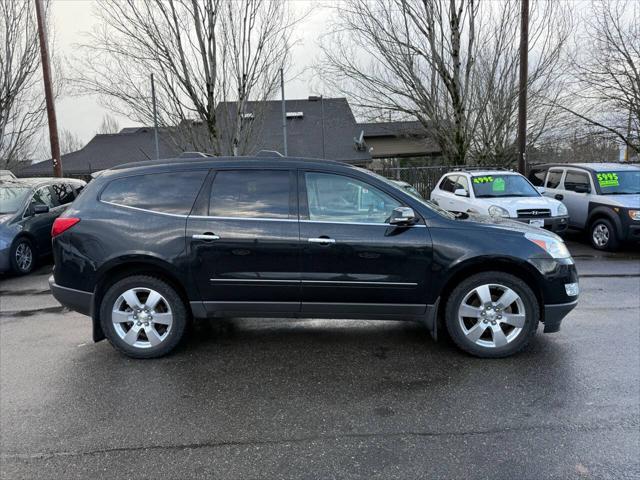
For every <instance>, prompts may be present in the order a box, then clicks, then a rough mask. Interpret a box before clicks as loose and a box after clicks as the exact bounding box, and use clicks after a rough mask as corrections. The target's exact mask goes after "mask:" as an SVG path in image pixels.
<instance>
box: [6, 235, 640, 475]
mask: <svg viewBox="0 0 640 480" xmlns="http://www.w3.org/2000/svg"><path fill="white" fill-rule="evenodd" d="M569 246H570V249H571V250H572V253H573V255H574V257H575V259H576V263H577V266H578V270H579V273H580V276H581V280H580V281H581V288H582V294H581V299H580V303H579V305H578V307H577V308H576V309H575V310H574V311H573V312H571V313H570V314H569V316H568V317H567V318H566V319H565V321H564V323H563V328H562V330H561V331H560V332H559V333H556V334H550V335H543V334H542V328H540V329H539V330H538V335H537V336H536V337H535V338H534V340H533V341H532V343H531V344H530V345H529V346H528V347H527V348H526V349H525V351H524V352H523V353H521V354H519V355H516V356H514V357H511V358H507V359H501V360H480V359H476V358H473V357H470V356H468V355H466V354H464V353H462V352H460V351H459V350H458V349H456V348H455V347H454V346H453V344H452V343H451V342H450V341H448V340H447V339H440V340H439V341H438V342H434V341H433V340H432V339H431V338H430V336H429V334H428V333H427V332H426V330H425V329H423V328H422V327H421V326H420V325H417V324H412V323H403V322H373V321H372V322H367V321H327V320H322V321H314V320H280V319H268V320H255V319H252V320H249V319H228V320H224V321H211V322H206V323H201V324H198V325H197V326H196V327H195V328H194V330H193V331H192V332H191V335H190V337H189V340H188V341H187V342H186V344H185V345H184V346H183V347H182V348H181V349H180V350H179V351H178V352H176V353H175V354H173V355H171V356H169V357H166V358H163V359H160V360H151V361H135V360H130V359H128V358H126V357H124V356H122V355H120V354H118V353H117V352H116V351H115V350H114V349H113V348H111V346H110V345H109V344H108V343H107V342H100V343H97V344H94V343H93V342H92V341H91V328H90V322H89V319H88V318H87V317H83V316H82V315H79V314H76V313H73V312H69V311H66V310H64V309H63V308H62V307H61V306H59V304H58V303H57V302H56V301H55V300H54V299H53V298H52V297H51V296H50V295H49V293H48V289H47V285H46V278H47V276H48V275H49V271H50V269H51V266H50V265H45V266H43V267H42V268H40V269H39V271H38V272H36V274H33V275H31V276H28V277H21V278H8V277H6V278H3V279H0V298H1V300H0V410H1V411H0V435H1V439H0V440H1V457H0V461H1V466H0V474H1V476H2V478H7V479H19V478H29V479H32V478H64V479H72V478H154V479H156V478H238V479H250V478H274V479H275V478H309V479H315V478H323V479H328V478H362V479H371V478H380V479H390V478H468V479H474V478H478V479H480V478H505V479H512V478H518V479H527V478H531V479H539V478H563V479H564V478H611V479H625V478H629V479H630V478H639V477H640V462H639V458H640V457H639V453H640V390H639V385H640V254H639V253H638V252H634V251H631V250H627V251H625V252H622V253H618V254H601V253H599V252H595V251H593V250H591V248H589V247H588V246H585V245H582V244H579V243H576V242H574V241H571V242H570V243H569Z"/></svg>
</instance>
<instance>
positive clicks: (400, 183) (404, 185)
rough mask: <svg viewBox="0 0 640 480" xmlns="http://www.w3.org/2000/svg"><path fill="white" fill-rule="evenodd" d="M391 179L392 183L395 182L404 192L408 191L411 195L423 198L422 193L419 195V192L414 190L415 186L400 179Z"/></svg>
mask: <svg viewBox="0 0 640 480" xmlns="http://www.w3.org/2000/svg"><path fill="white" fill-rule="evenodd" d="M391 181H392V182H393V183H395V184H396V185H397V186H398V187H400V188H401V189H403V190H405V191H406V192H408V193H410V194H411V195H413V196H414V197H418V198H423V197H422V195H420V192H419V191H418V190H416V187H414V186H413V185H411V184H410V183H408V182H405V181H402V180H391Z"/></svg>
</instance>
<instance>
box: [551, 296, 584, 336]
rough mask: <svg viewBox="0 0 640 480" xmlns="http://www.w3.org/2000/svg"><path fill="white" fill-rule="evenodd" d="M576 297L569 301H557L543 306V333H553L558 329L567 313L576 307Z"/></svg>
mask: <svg viewBox="0 0 640 480" xmlns="http://www.w3.org/2000/svg"><path fill="white" fill-rule="evenodd" d="M577 304H578V299H577V298H576V299H575V300H574V301H572V302H569V303H557V304H554V305H545V306H544V333H553V332H557V331H559V330H560V324H561V323H562V320H563V319H564V317H566V316H567V314H568V313H569V312H570V311H571V310H573V309H574V308H576V305H577Z"/></svg>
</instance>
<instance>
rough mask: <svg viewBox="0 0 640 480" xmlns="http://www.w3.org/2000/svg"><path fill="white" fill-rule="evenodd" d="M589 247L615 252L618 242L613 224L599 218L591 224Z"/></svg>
mask: <svg viewBox="0 0 640 480" xmlns="http://www.w3.org/2000/svg"><path fill="white" fill-rule="evenodd" d="M590 237H591V245H592V246H593V247H594V248H597V249H598V250H615V249H617V248H618V245H619V242H618V237H617V235H616V230H615V228H614V226H613V224H612V223H611V222H610V221H609V220H607V219H606V218H599V219H598V220H596V221H595V222H593V223H592V224H591V235H590Z"/></svg>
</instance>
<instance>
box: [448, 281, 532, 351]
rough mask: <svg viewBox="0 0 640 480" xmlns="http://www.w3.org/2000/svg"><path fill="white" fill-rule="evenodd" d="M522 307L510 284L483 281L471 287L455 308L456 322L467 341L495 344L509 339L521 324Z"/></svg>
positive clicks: (511, 340)
mask: <svg viewBox="0 0 640 480" xmlns="http://www.w3.org/2000/svg"><path fill="white" fill-rule="evenodd" d="M525 319H526V311H525V308H524V303H523V301H522V299H521V298H520V296H519V295H518V294H517V293H516V292H515V291H514V290H512V289H511V288H509V287H506V286H504V285H499V284H486V285H480V286H479V287H476V288H474V289H473V290H471V291H470V292H469V293H467V295H466V296H465V297H464V299H463V300H462V303H461V304H460V307H459V308H458V322H459V323H460V327H461V328H462V333H463V334H464V335H465V336H466V337H467V339H468V340H469V341H471V342H472V343H475V344H476V345H479V346H481V347H489V348H497V347H504V346H505V345H507V344H509V343H511V342H513V341H514V340H515V339H516V338H517V337H518V335H520V332H522V329H523V328H524V324H525Z"/></svg>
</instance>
